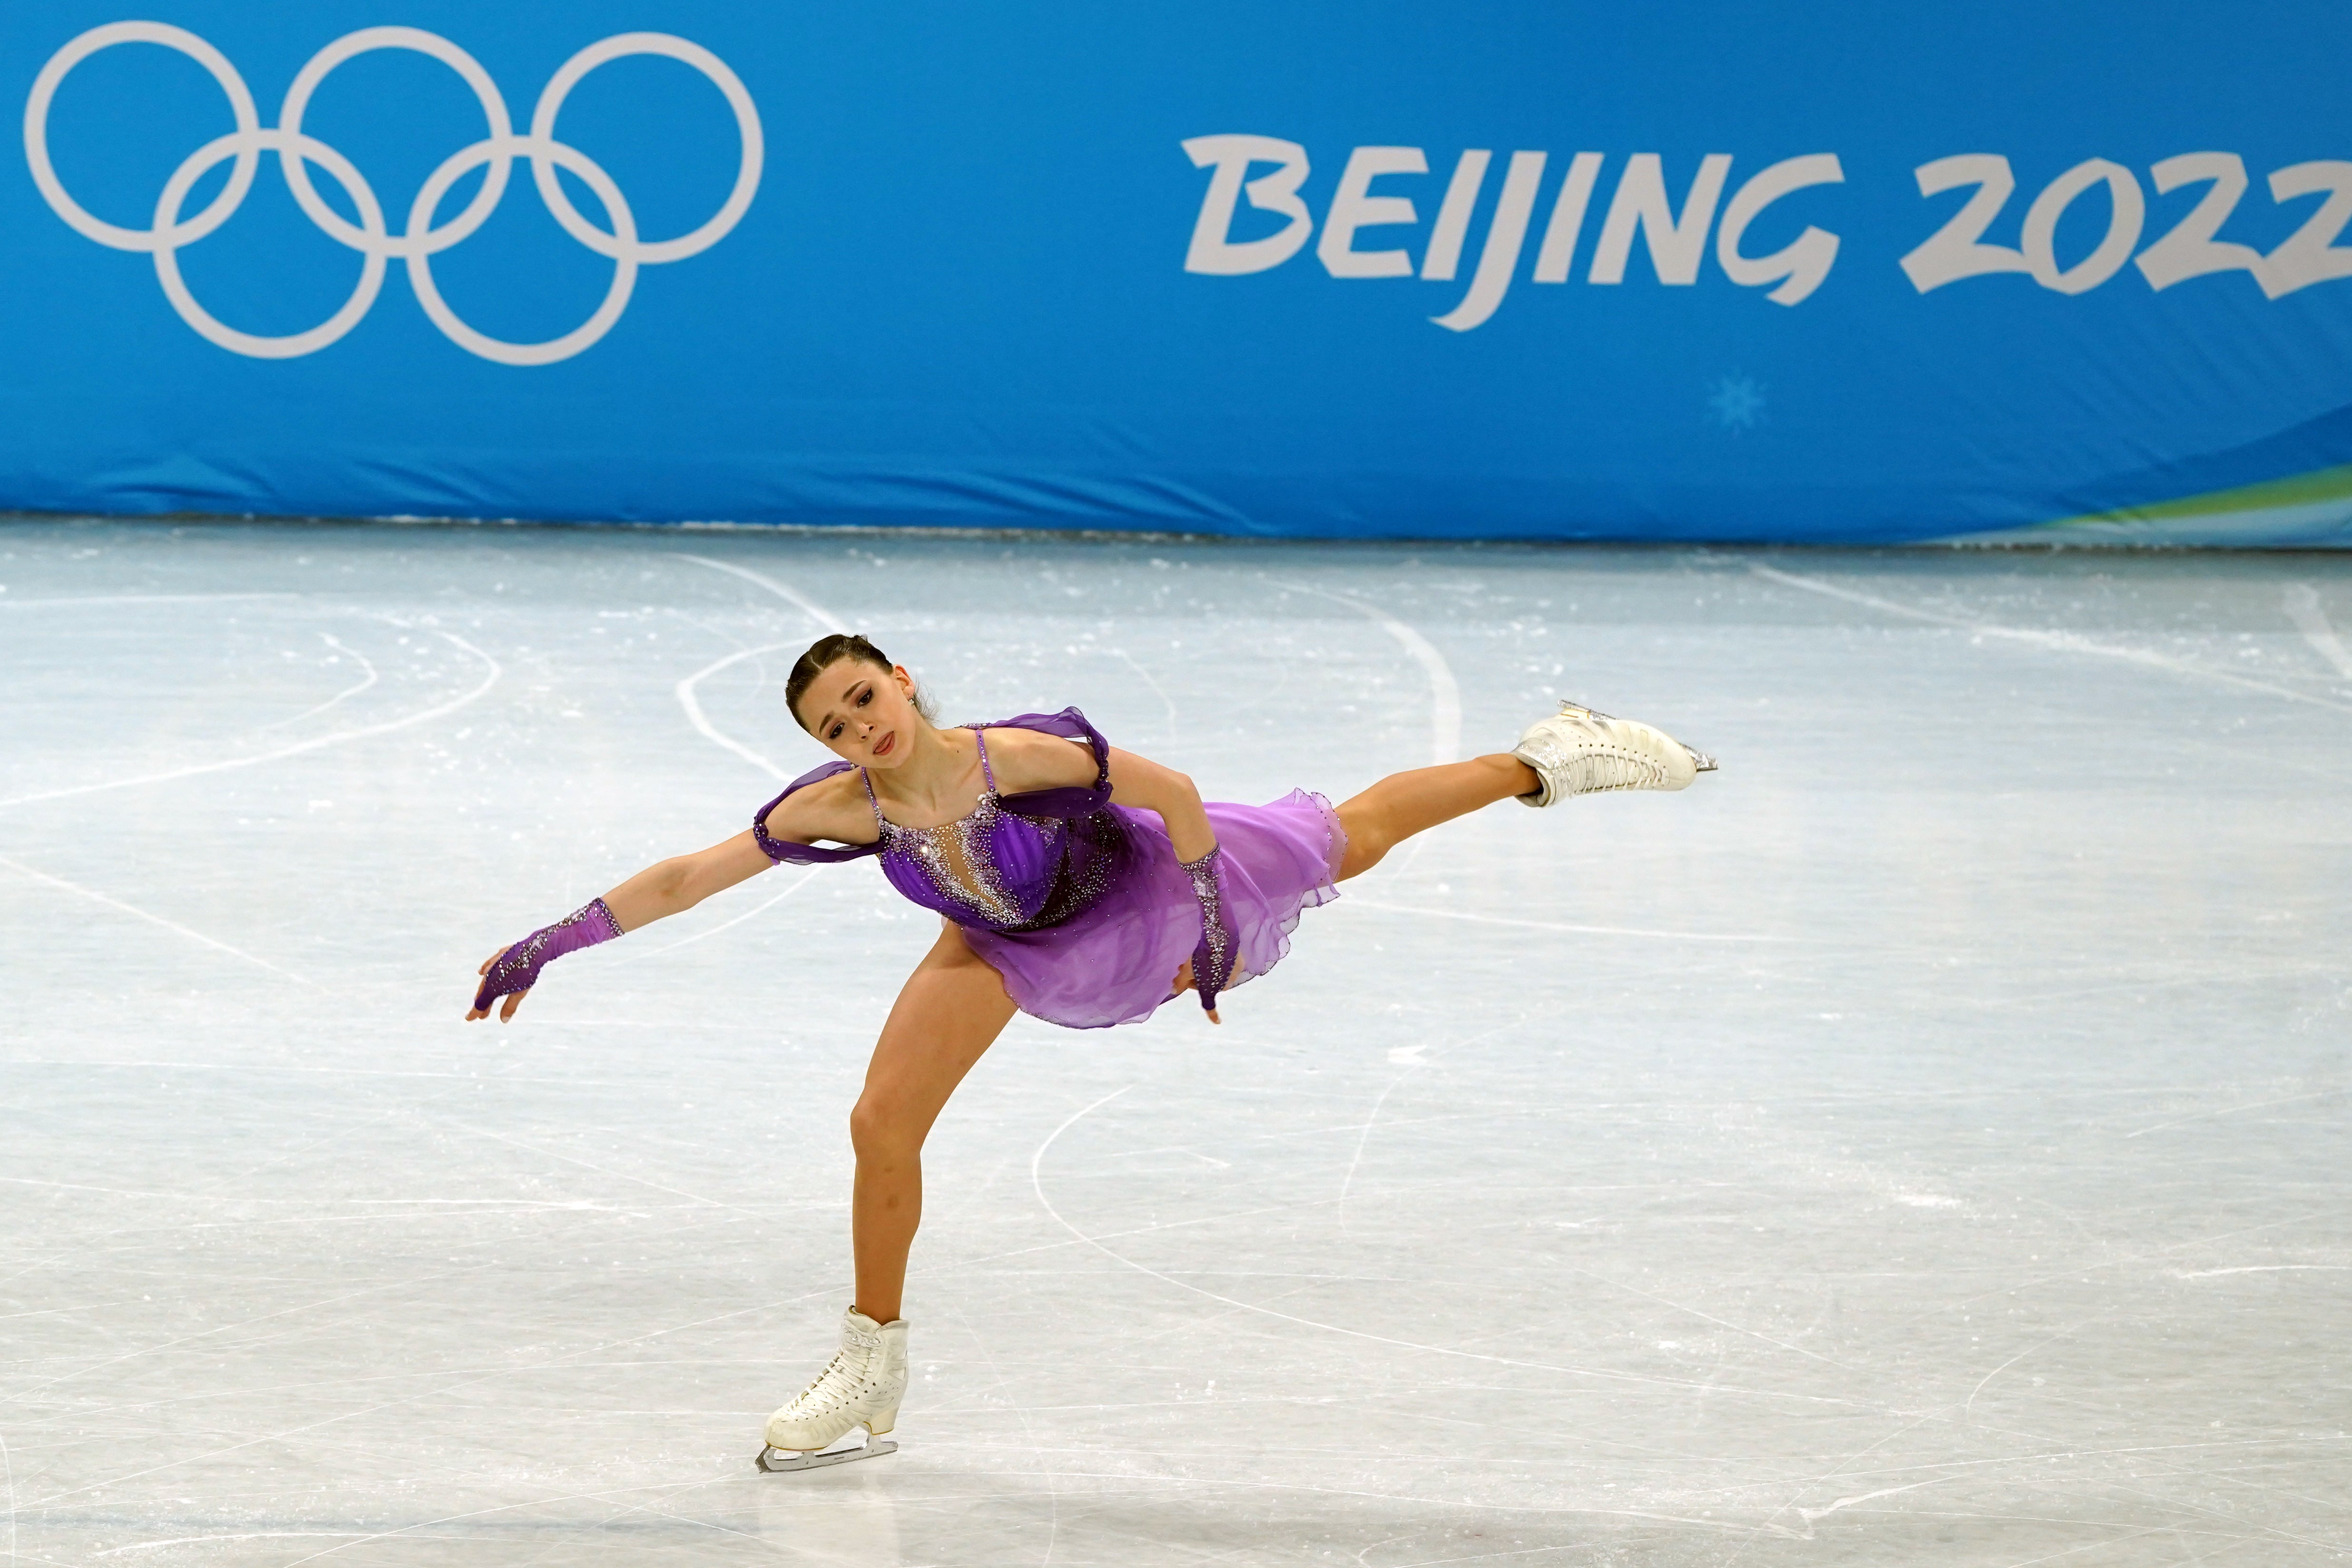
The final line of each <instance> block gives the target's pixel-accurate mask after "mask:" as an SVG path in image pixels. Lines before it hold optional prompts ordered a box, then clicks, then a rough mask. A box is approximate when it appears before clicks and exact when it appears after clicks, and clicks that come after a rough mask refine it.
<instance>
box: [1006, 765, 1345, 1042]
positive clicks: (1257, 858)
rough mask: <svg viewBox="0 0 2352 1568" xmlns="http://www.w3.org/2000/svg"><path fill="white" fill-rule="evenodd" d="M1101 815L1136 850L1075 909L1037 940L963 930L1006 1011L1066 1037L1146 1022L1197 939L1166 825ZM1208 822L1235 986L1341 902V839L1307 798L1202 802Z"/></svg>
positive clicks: (1123, 813) (1327, 807) (1296, 794)
mask: <svg viewBox="0 0 2352 1568" xmlns="http://www.w3.org/2000/svg"><path fill="white" fill-rule="evenodd" d="M1109 809H1110V810H1112V811H1115V812H1117V813H1118V816H1119V817H1120V819H1121V820H1123V821H1124V822H1125V823H1126V824H1127V829H1128V835H1129V842H1130V844H1131V845H1132V847H1133V850H1134V853H1133V855H1132V856H1131V858H1129V862H1128V864H1127V866H1126V868H1125V869H1124V870H1123V872H1122V873H1121V874H1120V876H1119V877H1118V879H1117V880H1115V881H1113V882H1112V883H1111V885H1110V886H1109V887H1108V888H1106V889H1103V893H1102V896H1101V897H1100V898H1098V899H1097V900H1095V902H1094V903H1092V904H1091V905H1089V906H1087V909H1086V910H1085V911H1084V912H1082V913H1080V914H1079V915H1077V916H1076V918H1075V919H1073V920H1069V921H1065V922H1063V923H1062V924H1060V925H1057V926H1049V927H1047V928H1046V929H1045V930H1044V931H988V930H985V929H982V928H980V927H976V926H966V927H964V928H963V935H964V940H965V941H966V942H970V943H971V950H972V951H973V952H976V953H978V954H980V956H981V957H982V959H984V960H986V961H987V963H989V965H990V966H991V967H992V968H993V969H994V970H995V971H996V972H997V973H999V974H1001V975H1003V977H1004V989H1005V990H1006V991H1007V992H1008V993H1009V994H1011V995H1012V997H1013V1005H1014V1006H1016V1007H1018V1008H1020V1009H1021V1010H1022V1011H1023V1012H1024V1013H1026V1014H1029V1015H1030V1016H1032V1017H1037V1018H1044V1019H1045V1020H1046V1021H1047V1022H1049V1023H1055V1024H1061V1025H1065V1026H1068V1027H1070V1028H1073V1029H1106V1028H1108V1027H1110V1026H1112V1025H1114V1024H1131V1023H1134V1022H1135V1021H1137V1020H1138V1019H1140V1018H1148V1017H1150V1016H1151V1013H1152V1011H1153V1009H1155V1008H1157V1007H1158V1006H1159V1005H1160V1004H1161V1003H1162V1002H1165V1001H1167V1000H1169V997H1170V989H1169V988H1170V986H1171V984H1173V983H1174V981H1175V978H1176V972H1177V971H1178V970H1179V969H1181V968H1182V967H1183V966H1184V963H1185V962H1186V961H1187V960H1189V959H1190V958H1191V957H1192V949H1193V947H1194V945H1195V944H1197V943H1198V942H1200V940H1201V906H1200V904H1199V902H1198V901H1196V900H1194V898H1193V896H1192V881H1191V879H1189V878H1187V877H1186V876H1185V875H1184V873H1183V872H1182V871H1181V870H1180V869H1178V868H1177V865H1176V851H1175V849H1174V848H1173V847H1171V846H1170V844H1169V842H1168V830H1167V828H1165V827H1164V826H1161V825H1160V818H1159V817H1158V816H1156V815H1154V814H1153V813H1150V812H1148V811H1133V810H1129V808H1127V807H1125V806H1118V805H1114V806H1111V807H1110V808H1109ZM1208 813H1209V822H1210V825H1211V826H1213V827H1214V828H1215V829H1216V831H1217V845H1218V847H1219V848H1220V849H1221V850H1222V851H1223V858H1224V891H1225V909H1226V913H1227V916H1228V918H1229V919H1230V920H1231V921H1232V922H1233V926H1234V934H1235V935H1236V936H1237V937H1239V939H1240V942H1241V962H1240V964H1239V966H1238V967H1237V968H1236V969H1235V971H1234V978H1233V983H1232V984H1234V985H1238V984H1241V983H1242V982H1243V981H1244V980H1255V978H1257V976H1259V975H1261V974H1264V973H1265V972H1266V971H1268V970H1270V969H1272V968H1273V967H1274V966H1275V965H1276V963H1279V962H1281V959H1282V955H1283V954H1285V953H1286V952H1289V951H1290V932H1291V930H1292V928H1293V927H1295V926H1297V924H1298V911H1299V910H1303V909H1308V908H1311V907H1313V906H1314V905H1317V904H1321V903H1328V902H1329V901H1330V900H1333V899H1336V898H1338V897H1339V889H1337V888H1335V887H1334V886H1332V883H1333V881H1334V879H1336V878H1337V877H1338V876H1339V861H1340V858H1341V857H1342V856H1344V855H1345V854H1346V853H1347V850H1348V836H1347V833H1346V832H1345V830H1343V829H1342V828H1341V827H1340V826H1339V814H1338V813H1337V812H1335V811H1333V810H1332V809H1331V803H1330V802H1329V801H1328V800H1325V799H1324V798H1323V797H1322V796H1321V795H1312V794H1309V793H1308V792H1307V791H1305V790H1293V791H1291V792H1290V793H1289V794H1288V795H1285V796H1284V797H1283V798H1282V799H1280V800H1277V801H1274V802H1272V803H1271V804H1269V805H1229V804H1227V803H1225V802H1223V801H1212V802H1210V803H1209V804H1208ZM1227 989H1229V990H1230V989H1231V986H1228V987H1227ZM1184 994H1186V995H1188V996H1189V995H1190V994H1191V993H1190V992H1186V993H1184Z"/></svg>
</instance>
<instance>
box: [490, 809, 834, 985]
mask: <svg viewBox="0 0 2352 1568" xmlns="http://www.w3.org/2000/svg"><path fill="white" fill-rule="evenodd" d="M850 805H851V803H850V802H849V800H848V798H847V796H846V794H845V792H844V791H843V790H842V789H841V788H840V787H839V785H838V783H837V781H835V780H830V779H828V780H825V781H824V782H822V783H819V784H812V785H810V786H809V787H808V788H806V789H803V790H801V791H798V792H797V793H795V794H793V795H790V796H788V797H786V799H785V800H784V802H783V803H782V805H778V806H777V807H776V808H775V809H774V810H773V811H772V812H770V813H769V814H768V821H767V827H768V831H769V833H770V834H771V835H772V837H777V838H782V839H789V840H792V841H793V842H795V843H800V844H811V843H814V842H816V841H817V840H819V839H822V838H831V839H834V840H835V841H836V842H841V843H855V842H857V840H856V839H854V838H851V837H847V836H848V835H850V834H853V833H856V832H857V831H859V830H860V829H861V828H864V829H866V831H869V832H870V831H871V826H870V823H869V822H866V821H861V820H860V817H859V816H858V814H857V813H856V812H854V811H853V810H851V809H850ZM767 868H768V857H767V853H766V851H764V850H762V849H761V847H760V841H759V840H758V839H757V838H756V837H753V836H752V835H751V833H750V832H749V831H746V832H742V833H739V834H737V835H735V837H732V838H728V839H723V840H721V841H720V842H719V843H717V844H714V845H712V846H711V847H709V848H708V849H704V850H700V851H698V852H697V853H695V854H692V855H674V856H672V857H670V858H668V859H667V860H663V861H659V862H657V863H656V864H654V865H651V866H648V867H646V868H645V869H644V870H642V871H640V872H638V873H637V874H636V875H635V876H634V877H631V878H630V879H628V880H627V881H625V882H623V883H622V884H621V885H620V886H619V887H617V888H614V889H613V890H612V891H611V892H609V893H606V894H605V895H604V908H605V909H606V910H609V911H610V912H611V914H612V917H613V923H614V924H615V925H617V926H619V927H620V929H621V931H623V932H624V933H626V932H629V931H635V930H636V929H637V928H638V927H639V926H642V925H646V924H649V923H651V922H652V921H657V920H660V919H662V918H663V917H665V916H667V915H674V914H677V912H678V911H679V910H690V909H692V908H693V907H694V906H695V905H697V904H698V903H700V902H701V901H702V900H705V899H707V898H709V896H710V895H711V894H713V893H717V892H721V891H724V890H725V889H729V888H731V887H733V886H734V885H735V884H736V883H738V882H741V881H747V880H749V879H751V878H752V877H755V876H757V875H759V874H760V873H761V872H762V871H764V870H766V869H767ZM508 952H509V949H507V948H503V947H502V948H500V949H499V951H498V952H494V953H492V954H491V955H490V956H489V957H488V958H487V959H485V960H484V961H483V963H482V967H481V968H480V969H479V970H478V971H477V972H476V973H480V974H488V973H489V972H490V966H491V965H492V964H495V963H498V962H499V959H501V958H504V957H505V956H506V955H507V953H508ZM528 995H530V989H529V988H528V987H526V988H525V989H523V990H520V991H512V992H509V993H508V994H506V996H505V998H504V1000H503V1002H502V1003H501V1002H499V1001H497V1000H493V1001H492V1003H491V1004H490V1005H489V1006H488V1007H476V1008H473V1009H471V1010H470V1011H468V1012H467V1015H466V1016H467V1018H468V1019H473V1018H487V1017H488V1016H490V1011H491V1008H493V1007H495V1008H496V1009H497V1011H498V1015H499V1022H500V1023H504V1022H506V1021H507V1020H508V1019H509V1018H512V1017H513V1016H515V1009H516V1008H517V1007H520V1005H522V999H523V998H524V997H526V996H528Z"/></svg>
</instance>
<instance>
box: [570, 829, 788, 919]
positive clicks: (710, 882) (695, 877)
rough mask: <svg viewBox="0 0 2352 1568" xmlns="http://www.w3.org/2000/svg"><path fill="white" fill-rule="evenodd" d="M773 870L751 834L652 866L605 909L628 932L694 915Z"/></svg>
mask: <svg viewBox="0 0 2352 1568" xmlns="http://www.w3.org/2000/svg"><path fill="white" fill-rule="evenodd" d="M767 868H768V857H767V853H766V851H764V850H762V849H761V847H760V845H759V841H758V840H757V839H755V838H753V837H751V831H750V829H748V828H747V829H745V830H744V831H743V832H741V833H739V834H737V835H736V836H735V837H732V838H729V839H725V840H723V841H721V842H719V843H717V844H714V845H712V846H711V847H709V848H708V849H704V850H700V851H698V852H697V853H695V854H692V855H673V856H671V857H670V858H668V859H667V860H662V861H658V862H656V864H654V865H651V866H648V867H646V868H645V869H644V870H642V871H640V872H638V873H637V874H636V875H635V876H634V877H632V878H630V879H628V880H627V881H625V882H623V883H622V884H621V885H620V886H619V887H617V888H615V889H613V890H612V891H611V892H609V893H607V894H605V895H604V907H605V908H606V909H608V910H612V911H613V918H614V920H616V921H619V922H620V923H621V929H622V930H623V931H635V930H636V929H637V928H638V927H639V926H641V925H646V924H649V923H651V922H652V921H657V920H662V919H664V918H666V917H667V916H670V915H674V914H677V913H678V912H679V911H681V910H690V909H692V908H694V906H695V905H697V904H698V903H700V902H702V900H705V899H707V898H709V896H710V895H711V894H713V893H720V892H725V891H726V890H727V889H730V888H731V887H733V886H734V885H735V884H736V883H738V882H745V881H749V880H751V879H752V878H753V877H756V876H758V875H759V874H760V873H761V872H762V871H764V870H766V869H767Z"/></svg>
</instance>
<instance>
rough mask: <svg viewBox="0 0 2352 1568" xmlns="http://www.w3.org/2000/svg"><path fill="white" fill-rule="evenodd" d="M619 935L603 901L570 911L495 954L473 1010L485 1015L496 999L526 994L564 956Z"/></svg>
mask: <svg viewBox="0 0 2352 1568" xmlns="http://www.w3.org/2000/svg"><path fill="white" fill-rule="evenodd" d="M620 934H621V922H620V921H616V920H614V918H613V911H612V910H608V909H606V908H605V907H604V900H602V899H594V900H590V901H589V903H588V904H587V906H586V907H584V908H583V909H577V910H572V912H571V913H570V914H568V915H566V916H564V917H563V918H562V920H560V921H556V922H555V923H554V924H553V925H551V926H541V927H540V928H539V929H538V930H537V931H533V932H531V933H530V935H529V936H527V937H525V938H523V939H522V940H521V941H520V942H517V943H515V944H514V945H513V946H512V947H510V948H509V949H507V950H506V951H505V952H502V953H500V954H499V959H498V962H497V963H493V964H491V965H490V972H489V973H488V974H485V975H484V976H482V984H481V987H480V989H478V990H477V991H476V992H475V993H474V1010H475V1011H476V1012H488V1010H489V1006H490V1004H491V1003H493V1002H495V1001H497V1000H498V999H499V997H501V996H505V995H508V994H510V993H513V992H516V991H528V990H530V988H531V987H532V986H534V985H536V984H539V972H540V971H541V970H542V969H544V968H546V967H547V966H548V965H549V964H551V963H554V962H555V961H556V960H557V959H559V958H562V956H563V955H564V954H565V953H567V952H577V951H578V950H580V949H581V948H583V947H593V946H595V945H596V944H597V943H598V942H610V941H612V940H613V939H614V937H616V936H619V935H620Z"/></svg>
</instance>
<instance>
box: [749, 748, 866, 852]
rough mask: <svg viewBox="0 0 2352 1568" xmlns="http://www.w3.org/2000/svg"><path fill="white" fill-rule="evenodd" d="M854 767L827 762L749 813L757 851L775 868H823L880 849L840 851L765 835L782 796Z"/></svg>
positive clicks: (863, 847)
mask: <svg viewBox="0 0 2352 1568" xmlns="http://www.w3.org/2000/svg"><path fill="white" fill-rule="evenodd" d="M854 765H855V764H853V763H843V762H831V763H825V764H824V765H823V766H822V767H814V768H811V769H810V770H809V771H808V772H806V773H803V774H802V775H801V776H800V777H798V778H796V779H794V780H793V782H792V783H790V784H786V785H785V786H784V793H783V795H778V796H777V797H776V798H775V799H773V800H772V801H770V802H769V803H768V804H767V805H763V806H761V808H760V809H759V810H758V811H756V812H754V813H752V814H751V837H753V838H755V839H757V840H758V841H759V845H760V852H761V854H762V855H765V856H766V857H767V858H769V859H770V860H772V861H773V862H774V863H775V864H777V865H779V866H782V865H783V864H785V863H786V862H788V861H789V862H790V863H791V864H793V865H795V866H825V865H834V864H837V863H839V862H841V861H844V860H856V859H858V858H862V857H864V856H867V855H871V854H873V853H874V852H875V851H876V850H877V849H879V848H881V847H882V846H881V845H880V844H878V843H876V844H853V845H850V846H848V847H846V848H842V849H820V848H818V847H816V846H815V845H814V844H795V843H793V841H792V840H791V839H789V838H772V837H769V836H768V813H770V812H772V811H773V810H775V809H776V807H778V806H780V805H783V804H784V798H785V796H786V795H793V794H795V793H797V792H799V791H801V790H804V789H806V788H808V786H809V785H811V784H814V783H816V782H817V781H818V780H819V779H829V778H831V777H832V776H833V775H834V774H835V773H847V772H848V771H849V770H850V768H851V767H852V766H854Z"/></svg>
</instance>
